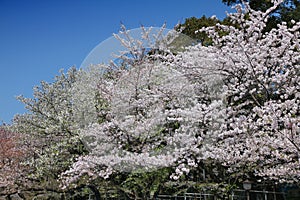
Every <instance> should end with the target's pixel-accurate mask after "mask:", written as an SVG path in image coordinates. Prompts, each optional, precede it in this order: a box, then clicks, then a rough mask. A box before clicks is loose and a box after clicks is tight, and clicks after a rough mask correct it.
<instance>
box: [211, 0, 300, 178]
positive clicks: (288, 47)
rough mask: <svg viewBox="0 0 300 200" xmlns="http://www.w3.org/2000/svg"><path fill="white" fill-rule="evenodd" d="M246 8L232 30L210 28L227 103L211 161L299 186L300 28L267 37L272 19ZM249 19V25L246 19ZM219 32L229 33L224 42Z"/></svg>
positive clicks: (284, 27)
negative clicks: (214, 160)
mask: <svg viewBox="0 0 300 200" xmlns="http://www.w3.org/2000/svg"><path fill="white" fill-rule="evenodd" d="M281 2H282V1H272V3H274V6H273V7H271V8H269V9H268V10H267V11H266V12H260V11H254V10H252V9H251V8H250V7H249V6H248V5H247V4H246V5H245V6H244V7H241V6H237V12H236V13H234V14H231V15H230V18H231V20H232V22H233V23H236V24H238V28H235V27H232V26H224V25H218V26H217V27H216V28H207V29H206V31H207V32H208V33H209V34H210V36H211V37H212V39H213V42H214V46H213V47H211V49H213V50H212V52H213V54H214V55H215V56H218V60H219V61H220V65H219V66H218V71H219V72H220V73H222V74H223V75H224V76H225V78H224V86H225V88H226V90H225V91H224V92H225V93H224V94H225V96H226V98H227V106H226V109H224V111H225V113H226V118H225V119H226V123H224V125H223V126H221V127H220V128H221V133H220V134H219V141H218V143H217V144H216V148H215V149H214V150H213V151H211V152H209V154H210V155H209V154H208V155H209V157H211V158H214V159H217V160H220V161H221V162H222V163H223V164H224V166H226V167H228V169H229V172H230V173H231V174H235V175H237V176H241V175H242V174H245V173H246V174H247V173H250V174H254V175H256V176H259V177H264V178H266V179H275V180H277V181H280V182H284V181H295V182H299V169H300V168H299V147H300V146H299V145H300V143H299V142H300V140H299V139H300V138H299V122H300V121H299V120H300V116H299V103H300V101H299V100H300V99H299V94H300V93H299V91H300V88H299V84H298V83H299V78H300V77H299V67H300V66H299V58H300V57H299V55H300V53H299V27H300V23H299V22H295V21H293V20H292V21H291V23H292V24H293V25H292V26H291V27H290V28H289V27H288V26H287V23H286V22H283V23H282V24H278V28H277V29H272V30H271V31H269V32H264V31H263V30H264V28H265V26H266V22H267V20H268V18H269V13H271V12H272V11H273V10H274V9H275V8H276V7H277V6H278V5H279V4H280V3H281ZM248 17H249V19H247V18H248ZM217 29H219V30H223V31H225V32H227V34H226V35H225V36H220V35H219V34H218V32H217V31H216V30H217Z"/></svg>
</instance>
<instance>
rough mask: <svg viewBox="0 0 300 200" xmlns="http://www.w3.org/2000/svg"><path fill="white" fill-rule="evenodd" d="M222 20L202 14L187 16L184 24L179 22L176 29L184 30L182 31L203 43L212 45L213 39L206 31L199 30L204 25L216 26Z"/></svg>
mask: <svg viewBox="0 0 300 200" xmlns="http://www.w3.org/2000/svg"><path fill="white" fill-rule="evenodd" d="M217 23H220V21H219V20H218V19H216V18H212V17H211V18H207V17H206V16H204V15H203V16H202V17H201V18H196V17H191V18H187V19H186V20H185V22H184V23H183V24H179V25H178V26H177V27H176V29H177V30H181V29H183V30H182V33H183V34H185V35H187V36H189V37H191V38H193V39H196V40H197V42H201V43H202V44H203V45H211V44H212V40H211V39H210V38H209V37H208V36H207V34H206V33H204V32H199V33H197V31H198V30H199V29H201V28H203V27H209V26H215V25H216V24H217Z"/></svg>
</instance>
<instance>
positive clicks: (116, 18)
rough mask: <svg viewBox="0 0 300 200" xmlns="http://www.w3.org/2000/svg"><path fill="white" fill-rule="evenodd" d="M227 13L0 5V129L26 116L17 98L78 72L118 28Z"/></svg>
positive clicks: (206, 1) (117, 0) (213, 7)
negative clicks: (69, 72) (63, 72)
mask: <svg viewBox="0 0 300 200" xmlns="http://www.w3.org/2000/svg"><path fill="white" fill-rule="evenodd" d="M226 10H230V8H229V7H227V6H225V5H224V4H222V2H221V0H146V1H145V0H0V69H1V73H0V91H1V93H0V124H1V121H3V122H6V123H10V120H11V119H12V118H13V116H14V115H15V114H16V113H24V112H26V110H25V109H24V106H23V104H21V103H19V102H18V101H17V100H15V97H16V96H17V95H21V94H23V95H24V96H26V97H32V93H33V92H32V88H33V86H34V85H38V84H39V83H40V81H41V80H45V81H52V80H53V77H54V76H55V75H57V74H58V71H59V69H61V68H64V69H68V68H69V67H71V66H76V67H78V68H79V66H80V64H81V63H82V61H83V60H84V58H85V57H86V56H87V55H88V53H89V52H90V51H91V50H92V49H93V48H94V47H95V46H96V45H98V44H99V43H100V42H101V41H103V40H105V39H107V38H108V37H111V36H112V33H117V32H118V31H119V29H120V28H119V27H120V22H122V23H123V24H125V26H126V27H127V28H128V29H132V28H137V27H139V26H140V25H141V24H143V25H144V26H154V27H155V26H158V27H159V26H161V25H162V24H163V23H164V22H166V23H167V27H168V28H170V29H171V28H173V27H174V25H176V24H177V23H178V22H179V21H181V22H184V20H185V19H186V18H189V17H192V16H195V17H201V16H202V15H206V16H208V17H210V16H212V15H216V16H217V17H218V18H224V17H225V15H226V14H225V11H226Z"/></svg>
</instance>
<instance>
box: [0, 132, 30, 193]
mask: <svg viewBox="0 0 300 200" xmlns="http://www.w3.org/2000/svg"><path fill="white" fill-rule="evenodd" d="M27 150H28V148H27V147H25V145H23V144H22V140H21V135H19V134H16V133H12V132H10V131H8V130H7V128H6V127H0V187H5V188H9V187H11V186H13V185H15V184H16V183H17V182H21V181H22V180H24V179H25V177H26V173H27V167H26V166H25V165H23V164H22V162H23V161H24V160H25V159H24V158H25V157H26V155H27Z"/></svg>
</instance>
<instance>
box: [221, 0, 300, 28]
mask: <svg viewBox="0 0 300 200" xmlns="http://www.w3.org/2000/svg"><path fill="white" fill-rule="evenodd" d="M222 2H223V3H224V4H226V5H228V6H232V5H235V4H238V3H242V2H248V3H249V5H250V7H251V8H252V9H254V10H260V11H266V10H267V9H268V8H269V7H271V6H272V3H271V1H270V0H245V1H242V0H222ZM292 19H293V20H295V21H300V1H299V0H285V1H284V2H283V3H282V4H281V6H279V7H278V8H277V9H276V10H275V11H274V12H273V13H271V17H270V20H269V21H268V23H267V27H266V31H269V30H271V29H272V28H277V24H280V23H281V22H283V21H285V22H287V23H288V24H289V25H291V24H290V22H291V20H292Z"/></svg>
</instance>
